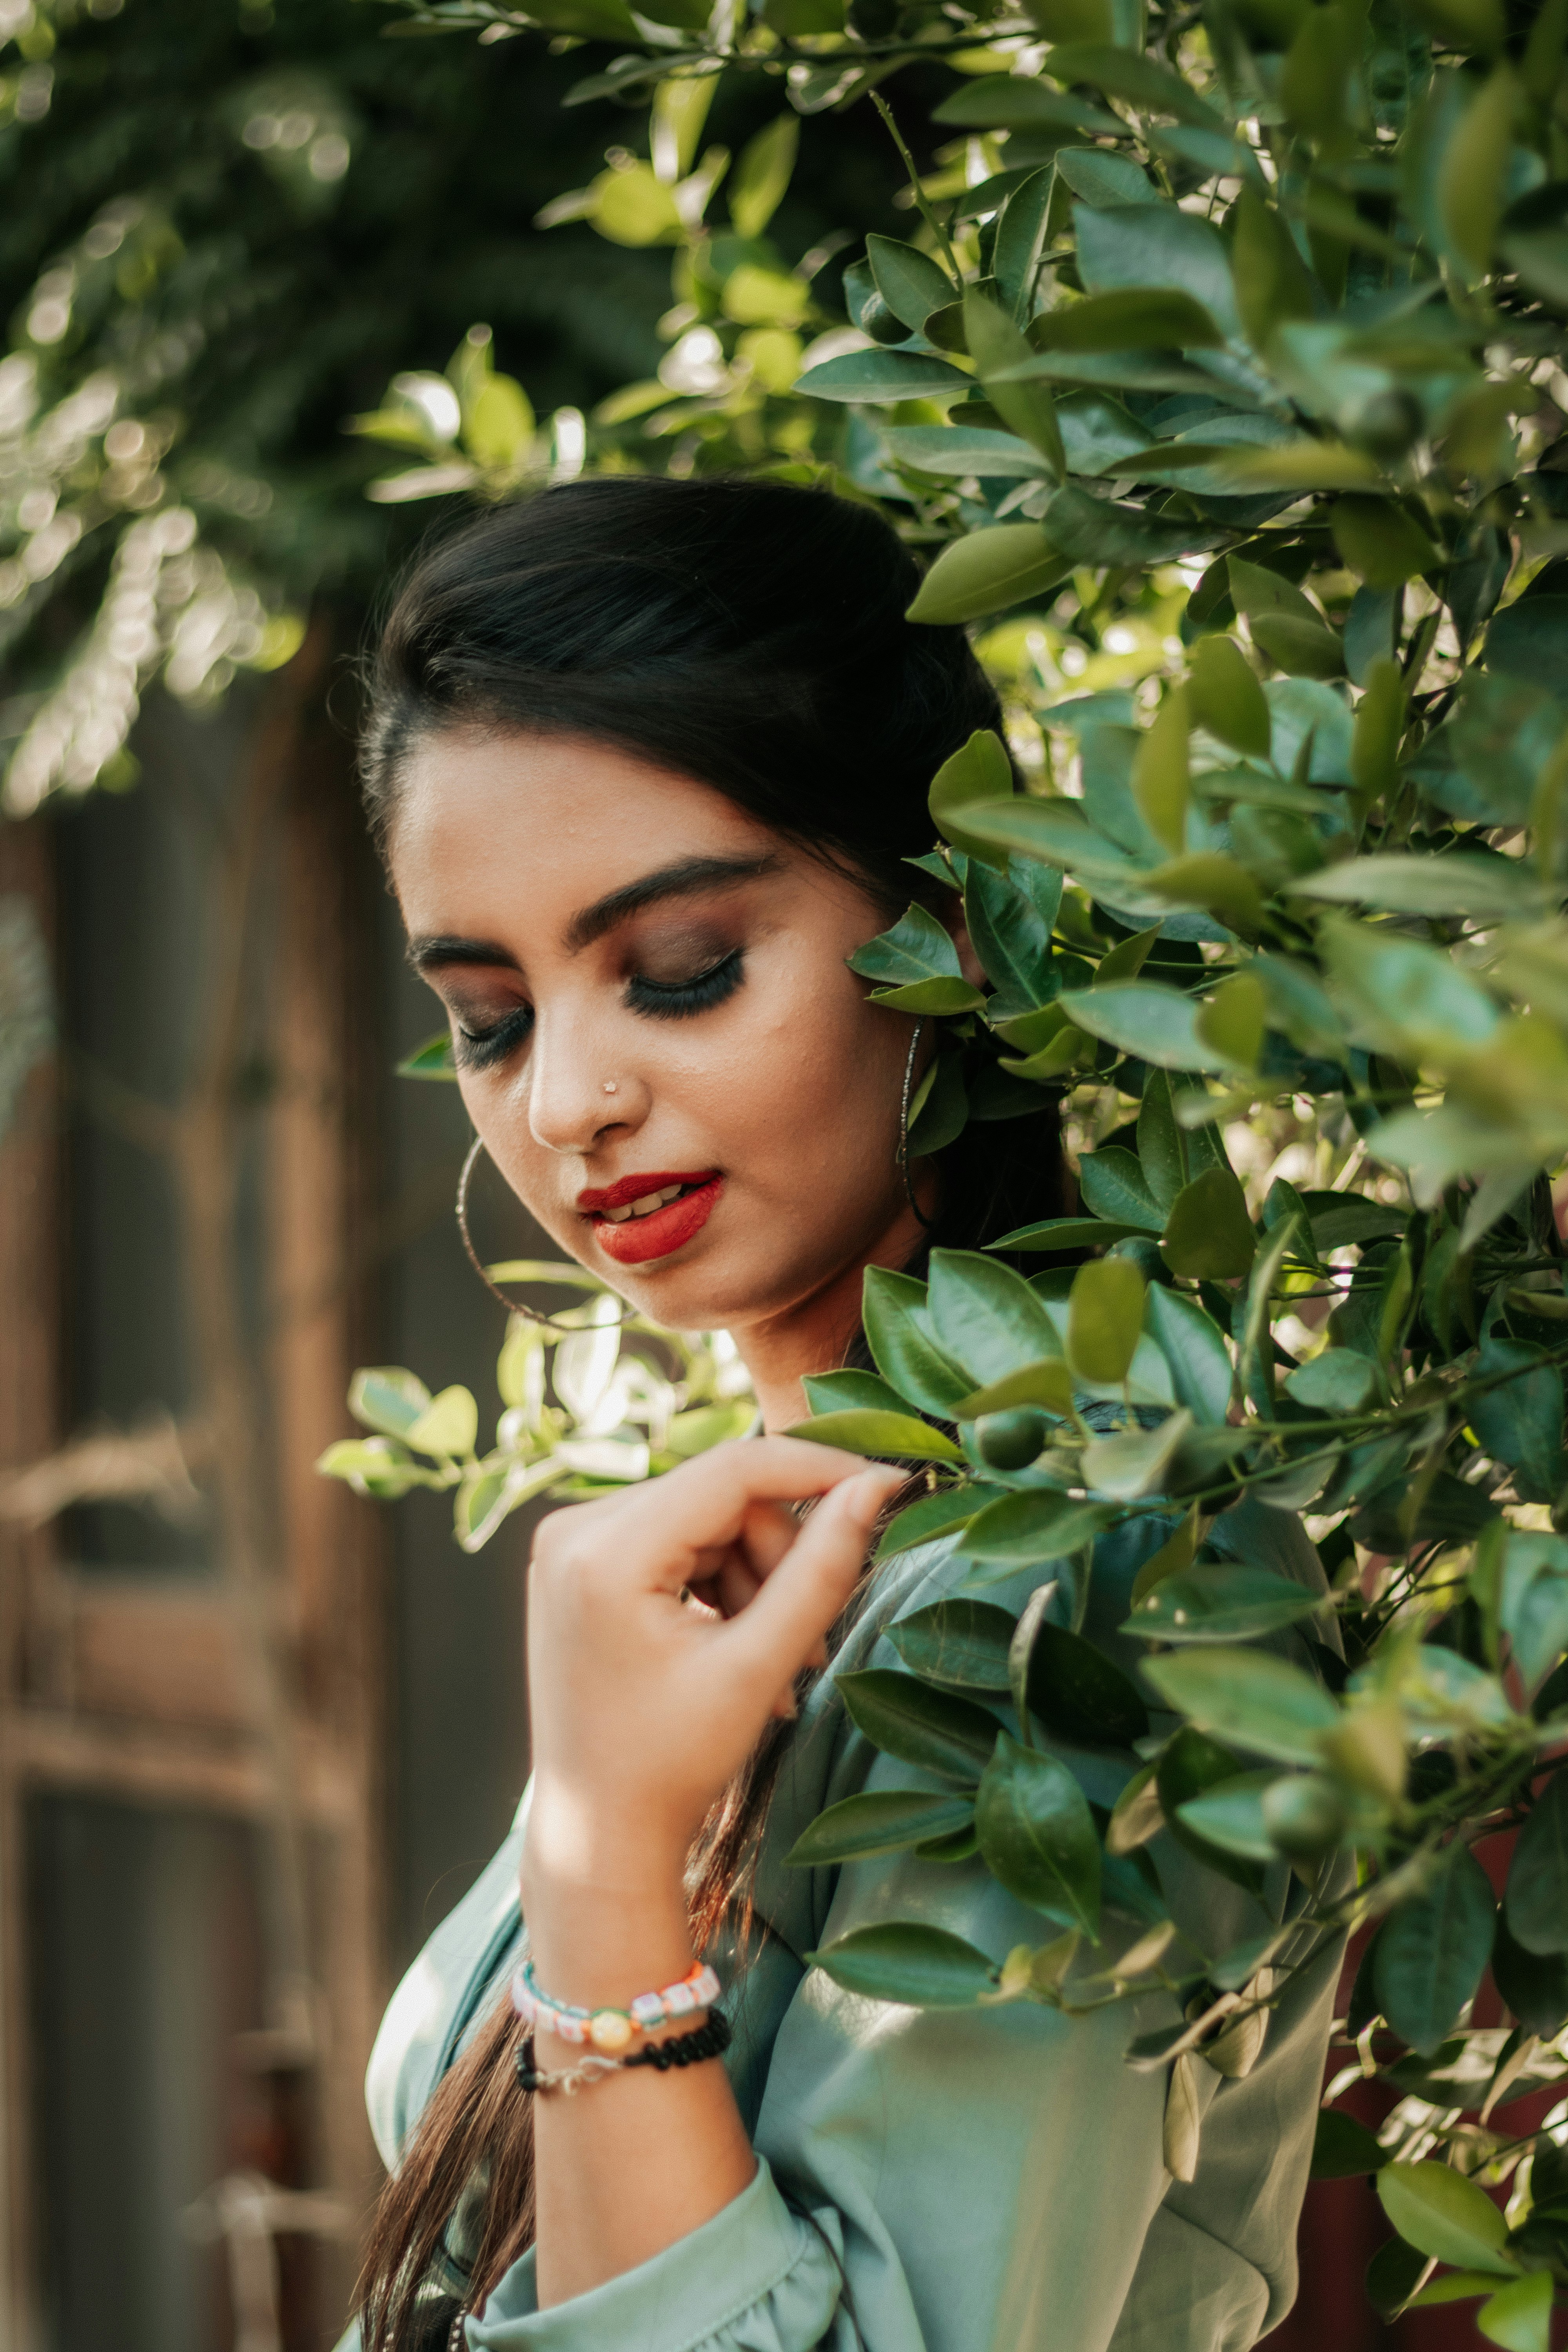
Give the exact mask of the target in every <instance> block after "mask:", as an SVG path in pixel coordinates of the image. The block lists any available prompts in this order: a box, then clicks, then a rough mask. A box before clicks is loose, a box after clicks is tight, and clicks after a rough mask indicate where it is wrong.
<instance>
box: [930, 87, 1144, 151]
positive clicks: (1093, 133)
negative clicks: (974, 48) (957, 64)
mask: <svg viewBox="0 0 1568 2352" xmlns="http://www.w3.org/2000/svg"><path fill="white" fill-rule="evenodd" d="M931 121H933V122H952V123H956V124H957V125H958V126H959V128H960V129H962V130H965V131H1086V132H1087V133H1089V136H1090V137H1092V138H1097V139H1098V138H1110V139H1114V138H1120V137H1121V135H1122V131H1123V128H1124V126H1123V125H1122V124H1121V122H1120V121H1118V120H1117V118H1116V116H1115V115H1114V114H1107V113H1105V112H1104V111H1103V110H1102V109H1101V108H1100V107H1098V106H1091V105H1089V101H1088V100H1087V99H1082V98H1066V97H1064V96H1063V95H1062V93H1061V92H1060V91H1059V90H1055V89H1047V88H1046V86H1045V84H1044V83H1043V82H1040V81H1037V80H1035V79H1033V78H1032V77H1030V78H1027V79H1025V78H1021V77H1019V76H1017V75H1015V74H985V75H984V76H983V77H981V78H980V79H976V80H974V81H972V82H970V83H969V84H968V85H967V86H966V87H965V88H964V89H955V90H953V91H952V93H951V94H950V95H949V96H948V97H946V98H944V99H943V100H942V104H941V105H940V106H939V107H938V108H937V109H936V110H935V112H934V113H933V114H932V116H931Z"/></svg>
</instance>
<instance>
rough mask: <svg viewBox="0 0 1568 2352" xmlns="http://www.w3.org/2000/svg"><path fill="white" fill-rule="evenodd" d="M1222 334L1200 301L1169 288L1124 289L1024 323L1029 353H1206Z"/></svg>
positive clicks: (1221, 339) (1064, 306) (1066, 304)
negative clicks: (1027, 324)
mask: <svg viewBox="0 0 1568 2352" xmlns="http://www.w3.org/2000/svg"><path fill="white" fill-rule="evenodd" d="M1224 341H1225V337H1224V335H1223V334H1222V333H1221V332H1220V330H1219V328H1218V327H1217V326H1216V325H1215V321H1214V320H1212V319H1211V318H1210V317H1209V314H1208V312H1207V311H1206V310H1205V309H1204V307H1203V305H1202V303H1201V302H1194V299H1193V298H1192V296H1191V295H1190V294H1184V293H1181V292H1180V291H1179V290H1178V289H1175V288H1173V287H1163V288H1160V287H1143V286H1137V287H1125V288H1121V289H1117V290H1114V291H1112V292H1110V293H1105V294H1089V295H1086V296H1085V297H1084V299H1082V300H1081V301H1079V302H1064V303H1063V304H1061V306H1060V307H1059V308H1058V309H1057V310H1047V311H1043V312H1042V313H1041V315H1040V316H1039V317H1038V318H1037V319H1034V320H1031V321H1030V324H1029V335H1028V342H1029V348H1030V350H1031V351H1034V352H1042V353H1043V352H1136V351H1209V350H1212V349H1214V348H1215V346H1216V345H1218V344H1221V343H1223V342H1224Z"/></svg>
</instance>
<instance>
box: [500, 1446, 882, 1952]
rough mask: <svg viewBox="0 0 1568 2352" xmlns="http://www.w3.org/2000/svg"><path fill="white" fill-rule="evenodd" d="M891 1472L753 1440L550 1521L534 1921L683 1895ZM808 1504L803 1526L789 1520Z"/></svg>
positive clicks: (529, 1895) (534, 1659) (816, 1633)
mask: <svg viewBox="0 0 1568 2352" xmlns="http://www.w3.org/2000/svg"><path fill="white" fill-rule="evenodd" d="M902 1475H903V1474H901V1473H900V1472H899V1471H897V1470H893V1469H889V1468H887V1467H885V1466H878V1467H874V1468H868V1466H867V1465H866V1464H865V1463H864V1462H862V1461H860V1460H859V1459H858V1457H857V1456H855V1455H853V1454H840V1453H837V1452H836V1451H834V1450H832V1449H830V1448H828V1447H826V1446H822V1445H813V1444H806V1443H805V1442H804V1441H802V1440H800V1439H797V1438H789V1437H767V1438H755V1439H745V1440H742V1441H740V1442H737V1443H732V1444H727V1445H720V1446H716V1447H715V1448H714V1449H713V1451H712V1452H711V1453H710V1454H702V1455H700V1456H699V1458H698V1459H697V1460H695V1461H692V1462H688V1463H685V1464H683V1465H681V1467H680V1468H679V1469H678V1470H673V1471H671V1472H670V1473H669V1474H668V1475H667V1476H665V1477H662V1478H658V1479H655V1480H653V1481H651V1482H650V1483H649V1484H647V1485H646V1486H634V1487H628V1488H627V1489H626V1493H625V1494H624V1495H614V1496H605V1498H604V1499H603V1500H600V1501H595V1502H592V1503H582V1504H579V1505H577V1506H576V1507H575V1508H574V1509H570V1510H562V1511H557V1512H555V1513H553V1514H552V1516H551V1517H549V1518H548V1519H546V1520H545V1522H544V1524H543V1525H542V1528H540V1530H539V1533H538V1535H537V1536H536V1537H535V1538H534V1545H533V1561H532V1568H531V1575H530V1582H529V1609H528V1663H529V1688H530V1706H531V1727H532V1735H533V1755H534V1793H533V1801H532V1805H531V1812H530V1817H529V1825H528V1832H527V1841H526V1846H525V1852H524V1859H523V1886H524V1897H525V1906H526V1907H527V1908H528V1911H529V1916H530V1918H531V1921H539V1923H540V1924H542V1921H540V1910H541V1907H542V1909H543V1910H545V1911H548V1910H549V1909H550V1908H551V1907H552V1902H553V1901H554V1899H555V1898H556V1897H557V1896H564V1897H565V1898H566V1899H567V1901H568V1902H569V1903H570V1902H571V1899H572V1894H573V1893H574V1892H575V1893H576V1894H577V1895H587V1894H589V1893H590V1890H591V1892H592V1895H594V1896H596V1897H598V1898H599V1899H600V1900H603V1898H604V1897H605V1896H611V1897H612V1898H619V1899H622V1900H629V1901H630V1902H632V1903H633V1904H634V1905H635V1904H637V1903H638V1902H639V1901H640V1900H645V1899H647V1897H649V1896H654V1897H656V1898H657V1897H659V1896H665V1895H668V1893H669V1892H670V1890H671V1888H672V1887H678V1886H679V1874H680V1872H681V1869H682V1867H683V1865H684V1862H685V1857H686V1853H687V1850H688V1848H689V1844H690V1842H691V1840H692V1838H693V1837H694V1835H695V1834H696V1832H697V1830H698V1829H699V1827H700V1824H701V1822H702V1820H703V1817H704V1815H705V1814H706V1812H707V1811H708V1809H709V1807H710V1805H711V1804H712V1803H713V1801H714V1800H715V1799H716V1798H717V1797H719V1796H720V1795H721V1793H722V1791H723V1790H724V1789H725V1788H726V1786H727V1785H728V1783H729V1782H730V1780H731V1779H732V1778H733V1776H734V1775H735V1773H736V1772H737V1771H738V1770H739V1769H740V1768H741V1766H742V1764H743V1763H744V1761H745V1759H746V1758H747V1756H748V1755H749V1754H750V1752H751V1750H752V1748H753V1747H754V1746H755V1744H756V1741H757V1739H758V1738H759V1737H760V1736H761V1734H762V1731H763V1727H764V1726H765V1725H766V1723H767V1721H768V1718H769V1716H770V1715H772V1714H775V1713H788V1712H789V1711H790V1709H791V1706H792V1700H791V1685H792V1684H793V1682H794V1680H795V1676H796V1675H797V1674H799V1672H800V1670H801V1668H802V1667H803V1666H805V1665H806V1664H810V1663H812V1662H813V1661H814V1660H820V1659H821V1657H822V1654H823V1653H822V1641H823V1636H824V1635H825V1633H826V1631H827V1629H828V1627H829V1626H830V1625H831V1624H832V1623H833V1622H834V1620H835V1619H836V1618H837V1616H838V1614H839V1612H840V1611H841V1610H842V1609H843V1607H844V1605H845V1603H846V1602H847V1600H848V1598H849V1595H850V1593H851V1592H852V1591H853V1590H854V1587H855V1583H856V1580H857V1579H858V1576H859V1573H860V1570H861V1567H862V1565H863V1563H864V1560H865V1557H866V1546H867V1540H868V1535H869V1532H870V1529H871V1528H872V1526H873V1524H874V1523H875V1521H876V1518H877V1515H878V1513H879V1511H880V1510H881V1508H882V1507H883V1505H884V1504H885V1503H886V1502H887V1500H888V1498H889V1496H890V1495H891V1494H892V1493H894V1492H895V1491H896V1489H897V1488H898V1486H899V1485H900V1481H901V1477H902ZM808 1496H821V1497H822V1498H823V1499H822V1500H821V1501H820V1502H819V1503H818V1504H817V1506H816V1509H815V1510H813V1511H812V1512H811V1513H810V1514H809V1515H808V1517H806V1518H805V1520H804V1521H800V1520H797V1519H796V1518H795V1517H794V1516H793V1514H792V1513H791V1512H790V1511H789V1510H788V1509H787V1507H786V1506H787V1505H788V1504H789V1503H792V1502H798V1501H801V1500H804V1499H805V1498H806V1497H808ZM536 1940H537V1939H536ZM628 1990H632V1988H628Z"/></svg>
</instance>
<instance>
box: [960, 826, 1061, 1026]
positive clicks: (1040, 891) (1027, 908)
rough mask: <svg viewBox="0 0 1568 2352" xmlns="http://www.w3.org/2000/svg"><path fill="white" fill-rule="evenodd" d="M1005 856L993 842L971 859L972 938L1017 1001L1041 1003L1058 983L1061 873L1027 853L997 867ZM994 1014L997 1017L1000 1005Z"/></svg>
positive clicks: (966, 883) (993, 976)
mask: <svg viewBox="0 0 1568 2352" xmlns="http://www.w3.org/2000/svg"><path fill="white" fill-rule="evenodd" d="M992 805H993V806H994V800H993V803H992ZM1003 858H1005V852H1002V853H1000V854H999V853H998V852H997V851H996V850H995V849H994V848H993V847H992V845H990V844H989V843H987V844H985V845H984V849H983V850H982V849H980V848H979V847H978V846H977V849H976V854H975V856H973V858H972V859H971V862H970V865H969V867H968V870H967V872H966V873H965V875H964V880H963V912H964V918H965V920H966V921H967V923H968V926H969V937H970V941H971V944H972V945H973V949H974V951H975V953H976V955H978V957H979V958H980V961H981V963H982V965H983V966H984V971H985V976H986V978H987V979H988V980H990V981H992V982H994V984H995V986H996V987H997V988H1000V989H1004V990H1005V991H1006V992H1007V994H1008V996H1009V997H1010V998H1011V999H1012V1000H1013V1001H1015V1002H1016V1003H1026V1004H1029V1003H1035V1004H1039V1003H1043V1000H1044V999H1046V998H1047V997H1049V996H1050V995H1051V994H1052V992H1054V990H1055V988H1056V984H1057V982H1056V974H1055V973H1054V971H1052V969H1051V928H1052V925H1053V923H1054V922H1055V919H1056V912H1057V907H1058V905H1059V903H1060V900H1061V891H1062V885H1061V876H1060V875H1059V874H1058V873H1057V872H1056V871H1054V870H1053V869H1052V868H1050V867H1048V866H1034V865H1031V864H1030V863H1029V862H1028V861H1027V860H1026V859H1024V858H1006V865H1007V869H1008V870H1007V871H1006V873H1005V874H1000V873H997V872H995V871H994V866H995V865H999V864H1000V863H1002V861H1003ZM989 1017H990V1018H991V1019H992V1020H993V1021H994V1019H995V1013H994V1011H993V1012H992V1013H991V1014H990V1016H989Z"/></svg>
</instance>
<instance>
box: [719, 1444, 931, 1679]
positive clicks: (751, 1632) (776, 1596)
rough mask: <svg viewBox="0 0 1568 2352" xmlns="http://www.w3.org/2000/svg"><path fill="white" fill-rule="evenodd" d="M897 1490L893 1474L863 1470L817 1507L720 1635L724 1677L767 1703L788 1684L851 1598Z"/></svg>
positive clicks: (900, 1480)
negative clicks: (745, 1684) (747, 1682)
mask: <svg viewBox="0 0 1568 2352" xmlns="http://www.w3.org/2000/svg"><path fill="white" fill-rule="evenodd" d="M902 1483H903V1474H902V1473H901V1472H900V1471H897V1470H891V1469H886V1468H878V1469H874V1470H868V1469H865V1468H862V1469H861V1470H860V1471H859V1472H858V1475H856V1476H854V1477H853V1478H848V1479H845V1480H842V1481H840V1483H839V1484H838V1486H837V1487H836V1488H835V1489H834V1490H833V1492H832V1493H831V1494H829V1495H828V1496H827V1497H826V1500H825V1501H824V1502H822V1503H820V1504H818V1506H817V1507H816V1510H815V1511H813V1513H812V1515H811V1517H810V1518H809V1519H808V1520H807V1521H806V1523H805V1526H804V1527H803V1528H801V1530H800V1533H799V1535H798V1536H797V1538H796V1539H795V1543H794V1545H793V1546H792V1547H791V1549H790V1551H789V1553H788V1555H787V1556H786V1558H785V1559H783V1560H781V1562H780V1563H779V1565H778V1567H777V1568H776V1569H775V1570H773V1574H772V1575H771V1576H770V1577H769V1578H768V1580H767V1581H766V1582H765V1583H764V1584H763V1587H762V1589H761V1591H759V1592H758V1594H757V1597H756V1599H755V1600H754V1601H752V1605H751V1607H750V1608H749V1609H748V1610H746V1611H745V1612H744V1613H743V1615H742V1616H740V1617H738V1618H737V1619H736V1620H735V1621H734V1623H733V1624H732V1625H731V1626H729V1627H727V1628H726V1629H725V1633H724V1640H725V1643H726V1646H727V1649H728V1653H729V1664H730V1668H731V1673H733V1674H735V1675H740V1676H751V1677H754V1679H755V1681H756V1682H757V1683H758V1684H760V1685H762V1686H763V1688H765V1689H766V1690H767V1691H768V1692H769V1693H770V1694H772V1695H774V1696H776V1695H777V1694H778V1692H779V1689H780V1686H781V1685H787V1684H789V1683H791V1682H793V1681H794V1679H795V1675H797V1674H798V1673H799V1672H800V1670H801V1668H802V1666H803V1665H805V1664H806V1662H807V1660H808V1659H809V1658H810V1656H811V1655H812V1653H813V1651H814V1650H816V1648H817V1646H818V1645H819V1643H821V1641H822V1637H823V1635H824V1634H825V1633H826V1631H827V1629H828V1627H829V1626H830V1625H831V1624H832V1622H833V1621H834V1619H835V1618H836V1617H837V1615H838V1614H839V1612H840V1611H841V1610H842V1609H843V1607H844V1605H845V1603H846V1601H847V1600H848V1598H849V1596H850V1594H851V1593H852V1592H853V1591H854V1590H855V1586H856V1584H857V1582H858V1580H859V1576H860V1572H861V1570H862V1568H863V1567H864V1566H865V1560H866V1548H867V1543H868V1538H869V1537H870V1533H871V1529H872V1528H873V1527H874V1526H875V1524H876V1521H877V1517H878V1515H879V1512H880V1511H881V1509H882V1507H883V1505H884V1504H885V1503H886V1502H887V1499H888V1497H889V1495H891V1494H893V1493H894V1492H896V1490H897V1488H898V1487H899V1486H900V1485H901V1484H902Z"/></svg>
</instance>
